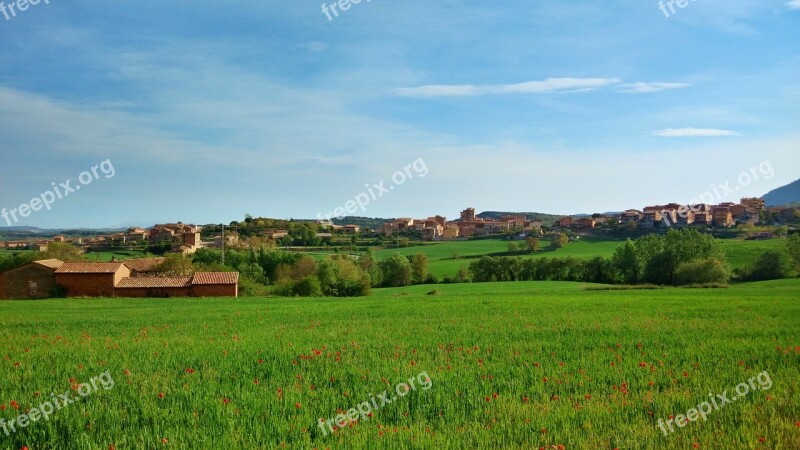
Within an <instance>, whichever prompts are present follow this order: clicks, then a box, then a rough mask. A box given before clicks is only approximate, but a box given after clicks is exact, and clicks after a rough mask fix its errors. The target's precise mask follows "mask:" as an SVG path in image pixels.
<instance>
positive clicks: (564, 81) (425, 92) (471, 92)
mask: <svg viewBox="0 0 800 450" xmlns="http://www.w3.org/2000/svg"><path fill="white" fill-rule="evenodd" d="M618 83H620V80H619V79H618V78H548V79H546V80H543V81H528V82H524V83H517V84H499V85H482V86H479V85H472V84H462V85H446V84H438V85H427V86H418V87H413V88H399V89H395V91H394V92H395V93H396V94H398V95H402V96H406V97H465V96H476V95H500V94H550V93H554V92H563V91H583V90H592V89H597V88H600V87H604V86H609V85H614V84H618Z"/></svg>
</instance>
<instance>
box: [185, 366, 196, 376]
mask: <svg viewBox="0 0 800 450" xmlns="http://www.w3.org/2000/svg"><path fill="white" fill-rule="evenodd" d="M186 373H188V374H193V373H194V369H192V368H191V367H189V368H188V369H186Z"/></svg>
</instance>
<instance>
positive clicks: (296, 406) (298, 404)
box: [294, 402, 302, 409]
mask: <svg viewBox="0 0 800 450" xmlns="http://www.w3.org/2000/svg"><path fill="white" fill-rule="evenodd" d="M301 406H302V405H300V403H299V402H298V403H295V404H294V407H295V408H297V409H300V407H301Z"/></svg>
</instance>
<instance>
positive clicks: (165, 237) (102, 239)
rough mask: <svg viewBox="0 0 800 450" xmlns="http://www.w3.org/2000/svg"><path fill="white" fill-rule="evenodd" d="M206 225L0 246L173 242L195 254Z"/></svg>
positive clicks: (175, 225)
mask: <svg viewBox="0 0 800 450" xmlns="http://www.w3.org/2000/svg"><path fill="white" fill-rule="evenodd" d="M201 231H202V228H201V227H199V226H196V225H187V224H183V223H180V222H178V223H171V224H158V225H155V226H153V227H152V228H150V229H147V230H146V229H144V228H139V227H132V228H129V229H128V230H127V231H125V232H122V233H114V234H104V235H98V236H92V237H70V238H68V237H65V236H56V237H54V238H53V239H52V240H50V241H47V240H41V239H37V240H17V241H4V242H0V249H9V250H38V251H42V252H43V251H47V246H48V244H49V243H50V242H66V243H69V244H72V245H74V246H75V247H78V248H80V249H83V250H103V249H106V248H109V247H115V246H120V245H135V244H143V245H169V246H170V250H171V251H172V252H176V253H184V254H193V253H194V252H196V251H197V249H199V248H201V247H202V242H201V241H200V232H201Z"/></svg>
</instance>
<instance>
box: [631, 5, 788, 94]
mask: <svg viewBox="0 0 800 450" xmlns="http://www.w3.org/2000/svg"><path fill="white" fill-rule="evenodd" d="M798 1H800V0H798ZM685 87H689V84H687V83H644V82H639V83H628V84H625V85H623V92H628V93H631V94H649V93H651V92H659V91H666V90H668V89H682V88H685Z"/></svg>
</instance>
